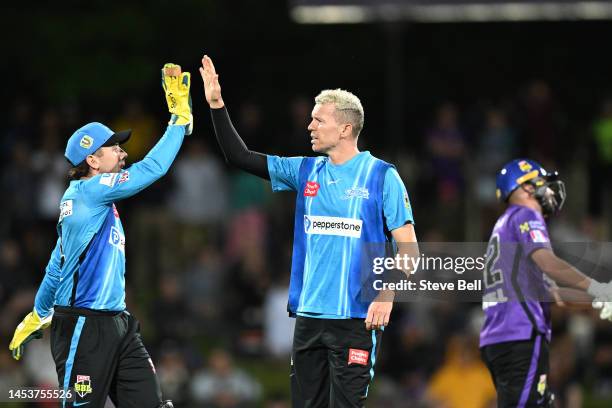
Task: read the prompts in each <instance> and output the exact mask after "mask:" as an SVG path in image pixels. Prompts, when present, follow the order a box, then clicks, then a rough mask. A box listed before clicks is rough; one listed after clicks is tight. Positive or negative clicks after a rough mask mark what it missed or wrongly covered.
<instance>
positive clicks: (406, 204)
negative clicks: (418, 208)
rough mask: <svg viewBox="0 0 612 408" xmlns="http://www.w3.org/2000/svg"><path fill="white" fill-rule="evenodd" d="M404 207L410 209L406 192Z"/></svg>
mask: <svg viewBox="0 0 612 408" xmlns="http://www.w3.org/2000/svg"><path fill="white" fill-rule="evenodd" d="M404 207H405V208H406V209H410V200H409V199H408V193H406V192H405V193H404Z"/></svg>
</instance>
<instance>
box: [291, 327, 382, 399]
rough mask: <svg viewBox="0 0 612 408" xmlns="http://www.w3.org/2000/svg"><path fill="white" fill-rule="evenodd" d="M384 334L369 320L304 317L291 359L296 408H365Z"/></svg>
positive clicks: (294, 340) (296, 334)
mask: <svg viewBox="0 0 612 408" xmlns="http://www.w3.org/2000/svg"><path fill="white" fill-rule="evenodd" d="M381 338H382V331H381V330H376V331H372V330H366V328H365V323H364V319H314V318H308V317H302V316H298V317H297V318H296V323H295V332H294V336H293V350H292V353H291V399H292V406H293V408H323V407H332V408H344V407H364V406H365V401H366V398H367V395H368V387H369V385H370V383H371V381H372V379H373V377H374V365H375V363H376V355H377V354H378V349H379V347H380V341H381Z"/></svg>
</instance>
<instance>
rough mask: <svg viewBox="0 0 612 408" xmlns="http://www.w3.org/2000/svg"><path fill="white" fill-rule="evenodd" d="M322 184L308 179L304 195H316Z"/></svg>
mask: <svg viewBox="0 0 612 408" xmlns="http://www.w3.org/2000/svg"><path fill="white" fill-rule="evenodd" d="M319 188H320V185H319V183H317V182H316V181H307V182H306V187H304V197H314V196H316V195H317V193H318V192H319Z"/></svg>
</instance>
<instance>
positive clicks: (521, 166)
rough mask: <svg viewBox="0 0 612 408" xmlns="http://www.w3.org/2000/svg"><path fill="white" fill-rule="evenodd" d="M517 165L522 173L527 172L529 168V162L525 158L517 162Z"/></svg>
mask: <svg viewBox="0 0 612 408" xmlns="http://www.w3.org/2000/svg"><path fill="white" fill-rule="evenodd" d="M518 166H519V169H521V171H522V172H523V173H527V172H528V171H529V170H531V164H529V163H528V162H526V161H525V160H521V161H520V162H519V163H518Z"/></svg>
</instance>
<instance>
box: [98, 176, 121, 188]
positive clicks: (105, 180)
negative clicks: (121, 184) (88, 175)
mask: <svg viewBox="0 0 612 408" xmlns="http://www.w3.org/2000/svg"><path fill="white" fill-rule="evenodd" d="M118 176H119V175H118V174H117V173H104V174H102V175H101V176H100V184H104V185H105V186H109V187H112V186H114V185H115V183H116V182H117V177H118Z"/></svg>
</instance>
